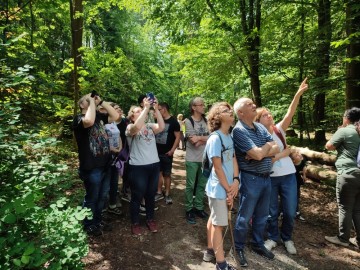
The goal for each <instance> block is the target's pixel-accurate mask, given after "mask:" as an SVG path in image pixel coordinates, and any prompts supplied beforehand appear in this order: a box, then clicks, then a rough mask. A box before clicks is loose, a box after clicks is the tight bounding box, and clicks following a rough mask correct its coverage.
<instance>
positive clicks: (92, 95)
mask: <svg viewBox="0 0 360 270" xmlns="http://www.w3.org/2000/svg"><path fill="white" fill-rule="evenodd" d="M95 96H99V94H98V92H96V91H95V90H92V91H91V97H92V98H93V97H95Z"/></svg>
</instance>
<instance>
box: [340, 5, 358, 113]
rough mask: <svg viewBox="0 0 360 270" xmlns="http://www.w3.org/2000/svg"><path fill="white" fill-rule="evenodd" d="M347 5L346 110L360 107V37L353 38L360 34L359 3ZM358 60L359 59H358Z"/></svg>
mask: <svg viewBox="0 0 360 270" xmlns="http://www.w3.org/2000/svg"><path fill="white" fill-rule="evenodd" d="M344 2H345V5H346V34H347V38H349V39H350V44H348V45H347V51H346V54H347V58H348V59H350V60H351V61H349V62H346V92H345V93H346V108H347V109H348V108H351V107H360V60H359V57H360V42H359V38H358V37H356V36H355V37H351V35H354V34H355V33H357V34H360V12H359V2H358V1H356V0H345V1H344ZM356 58H357V59H356Z"/></svg>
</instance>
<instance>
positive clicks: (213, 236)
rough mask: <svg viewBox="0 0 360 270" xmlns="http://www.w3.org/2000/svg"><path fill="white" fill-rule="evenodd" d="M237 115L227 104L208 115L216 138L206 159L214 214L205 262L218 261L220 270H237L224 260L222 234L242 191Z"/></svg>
mask: <svg viewBox="0 0 360 270" xmlns="http://www.w3.org/2000/svg"><path fill="white" fill-rule="evenodd" d="M233 121H234V111H233V110H232V108H231V106H230V105H229V104H228V103H227V102H219V103H215V104H214V105H213V106H212V108H211V109H210V112H209V115H208V128H209V131H210V132H212V134H211V135H210V136H209V139H208V140H207V143H206V147H205V152H204V155H208V158H209V160H210V168H211V172H210V176H209V178H208V182H207V184H206V188H205V191H206V194H207V196H208V199H209V207H210V210H211V214H210V216H209V220H208V223H207V239H208V249H207V250H206V252H205V254H204V257H203V260H204V261H208V262H209V261H212V260H213V259H216V269H217V270H234V269H235V268H234V267H233V266H232V265H230V264H228V263H227V262H226V260H225V257H224V248H223V237H222V230H223V228H224V227H225V226H228V218H227V212H228V209H231V208H232V204H233V200H234V197H235V196H236V195H237V193H238V190H239V182H240V180H239V169H238V165H237V161H236V158H235V155H234V143H233V141H232V138H231V136H230V134H229V128H230V126H231V124H232V123H233Z"/></svg>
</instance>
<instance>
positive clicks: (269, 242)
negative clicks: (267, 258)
mask: <svg viewBox="0 0 360 270" xmlns="http://www.w3.org/2000/svg"><path fill="white" fill-rule="evenodd" d="M264 246H265V247H266V249H267V250H270V251H271V250H272V249H273V248H276V247H277V243H276V242H275V241H274V240H271V239H268V240H266V241H265V243H264Z"/></svg>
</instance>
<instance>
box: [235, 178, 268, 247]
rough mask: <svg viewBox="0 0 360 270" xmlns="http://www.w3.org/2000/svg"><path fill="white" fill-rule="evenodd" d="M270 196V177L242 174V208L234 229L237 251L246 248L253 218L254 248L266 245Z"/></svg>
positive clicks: (252, 241)
mask: <svg viewBox="0 0 360 270" xmlns="http://www.w3.org/2000/svg"><path fill="white" fill-rule="evenodd" d="M270 194H271V180H270V177H260V176H255V175H252V174H248V173H246V172H241V184H240V199H239V203H240V207H239V212H238V216H237V218H236V223H235V228H234V240H235V249H236V250H242V249H244V247H245V244H246V237H247V232H248V228H249V222H250V219H251V218H252V240H251V243H252V245H253V246H259V247H261V246H263V245H264V238H263V235H264V231H265V226H266V222H267V219H268V215H269V205H270Z"/></svg>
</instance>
